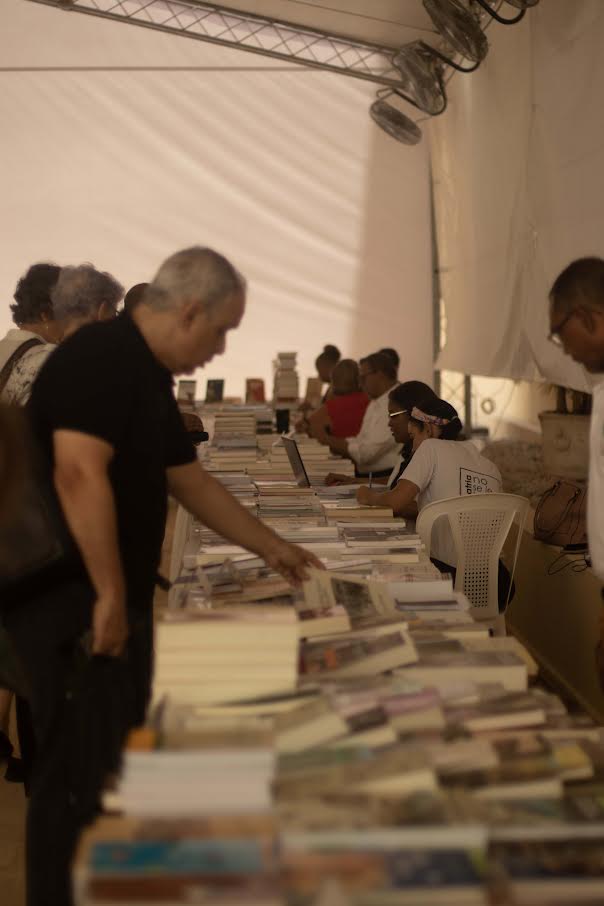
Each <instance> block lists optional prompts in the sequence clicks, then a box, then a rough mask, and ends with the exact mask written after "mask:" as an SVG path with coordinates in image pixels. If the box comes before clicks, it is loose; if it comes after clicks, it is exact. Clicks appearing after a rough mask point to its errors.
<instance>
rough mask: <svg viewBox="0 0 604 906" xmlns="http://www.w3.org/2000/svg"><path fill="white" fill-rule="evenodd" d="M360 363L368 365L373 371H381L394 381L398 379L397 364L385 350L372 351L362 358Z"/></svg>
mask: <svg viewBox="0 0 604 906" xmlns="http://www.w3.org/2000/svg"><path fill="white" fill-rule="evenodd" d="M359 364H360V365H367V366H368V368H370V369H371V370H372V371H379V373H380V374H384V375H385V376H386V377H387V378H390V379H391V380H393V381H395V380H396V376H397V369H396V366H395V364H394V362H393V361H392V358H391V357H390V356H388V355H386V354H385V353H383V352H372V353H371V355H366V356H365V358H363V359H361V360H360V362H359Z"/></svg>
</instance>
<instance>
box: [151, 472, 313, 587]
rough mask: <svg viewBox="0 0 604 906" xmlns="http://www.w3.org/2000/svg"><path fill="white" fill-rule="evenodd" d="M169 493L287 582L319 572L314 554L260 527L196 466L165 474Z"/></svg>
mask: <svg viewBox="0 0 604 906" xmlns="http://www.w3.org/2000/svg"><path fill="white" fill-rule="evenodd" d="M166 475H167V478H168V486H169V488H170V493H171V494H172V495H173V496H174V497H175V498H176V499H177V500H178V502H179V503H180V504H182V506H183V507H184V508H185V509H186V510H188V511H189V512H190V513H192V514H193V516H195V517H196V518H197V519H199V520H200V521H201V522H203V523H204V525H207V526H208V528H210V529H212V531H214V532H217V533H218V534H219V535H222V536H223V537H224V538H228V540H229V541H232V542H233V544H239V545H241V546H242V547H245V548H247V549H248V550H250V551H253V553H255V554H258V556H260V557H262V558H263V559H264V560H266V562H267V564H268V565H269V566H270V567H272V568H273V569H275V570H277V571H278V572H280V573H281V575H283V576H284V577H285V578H286V579H288V581H290V582H293V583H294V584H298V583H299V582H301V581H302V580H304V579H305V578H306V569H305V567H306V566H316V567H319V568H322V564H321V562H320V561H319V560H317V558H316V557H315V556H314V554H311V553H310V552H309V551H307V550H304V548H302V547H298V545H295V544H289V543H288V542H286V541H283V539H282V538H280V537H279V536H278V535H277V534H276V533H275V532H273V531H272V529H269V528H268V527H267V526H265V525H263V524H262V523H261V522H260V521H259V520H258V519H256V518H255V516H252V515H251V513H249V512H248V511H247V510H246V509H245V507H243V506H241V504H240V503H239V502H238V501H237V500H235V498H234V497H233V496H232V495H231V494H229V492H228V491H227V490H226V488H224V487H223V485H221V484H220V482H218V481H216V479H215V478H213V477H212V476H211V475H210V474H208V472H206V471H205V470H204V469H203V468H202V467H201V465H200V464H199V463H198V462H190V463H187V464H186V465H181V466H173V467H171V468H169V469H167V470H166Z"/></svg>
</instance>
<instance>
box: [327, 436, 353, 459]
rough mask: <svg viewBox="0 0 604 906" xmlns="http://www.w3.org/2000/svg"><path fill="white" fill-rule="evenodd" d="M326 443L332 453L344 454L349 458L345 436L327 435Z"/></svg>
mask: <svg viewBox="0 0 604 906" xmlns="http://www.w3.org/2000/svg"><path fill="white" fill-rule="evenodd" d="M327 445H328V447H329V449H330V450H331V452H332V453H338V454H339V455H340V456H346V457H347V458H348V459H351V458H352V457H351V456H350V454H349V452H348V438H346V437H328V438H327Z"/></svg>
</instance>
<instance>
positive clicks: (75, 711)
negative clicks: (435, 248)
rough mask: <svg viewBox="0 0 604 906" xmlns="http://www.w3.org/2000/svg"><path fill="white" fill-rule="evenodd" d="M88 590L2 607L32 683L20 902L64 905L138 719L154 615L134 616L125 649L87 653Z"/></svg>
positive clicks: (54, 592) (70, 589)
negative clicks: (86, 834) (120, 655)
mask: <svg viewBox="0 0 604 906" xmlns="http://www.w3.org/2000/svg"><path fill="white" fill-rule="evenodd" d="M92 602H93V595H92V592H91V590H90V588H88V587H87V586H85V585H83V584H79V583H75V582H74V583H66V584H64V585H62V586H61V587H59V588H54V589H51V590H48V591H47V592H45V593H44V594H42V595H40V596H37V597H36V598H35V599H32V600H29V601H27V602H21V603H20V604H19V605H18V606H15V607H13V608H12V609H11V610H10V611H8V612H7V613H6V615H5V618H4V622H5V625H6V628H7V630H8V632H9V634H10V636H11V639H12V641H13V644H14V646H15V649H16V651H17V654H18V656H19V657H20V659H21V663H22V665H23V668H24V671H25V673H26V676H27V680H28V685H29V706H30V710H31V717H32V723H33V731H34V736H35V743H36V750H35V757H34V761H33V766H32V773H31V782H30V799H29V807H28V813H27V824H26V875H27V906H71V903H72V893H71V877H70V875H71V862H72V858H73V854H74V851H75V847H76V844H77V840H78V837H79V834H80V832H81V830H82V829H83V828H84V827H85V825H86V824H88V823H89V822H90V821H91V820H93V818H94V817H95V815H96V814H97V813H98V808H99V796H100V793H101V790H102V787H103V783H104V781H105V779H106V778H107V776H108V774H110V773H111V772H113V771H115V770H116V769H117V767H118V765H119V758H120V752H121V748H122V746H123V742H124V738H125V735H126V733H127V731H128V730H129V729H130V728H131V727H132V726H135V725H136V724H138V723H140V722H142V720H143V719H144V714H145V709H146V705H147V702H148V697H149V689H150V680H151V664H152V632H153V628H152V615H151V612H149V613H148V614H147V615H144V616H142V617H139V618H136V619H131V638H130V642H129V650H128V657H127V658H124V659H116V658H106V657H89V656H88V655H87V654H86V651H85V648H84V646H83V644H82V638H83V636H84V635H85V634H86V632H87V631H88V630H89V629H90V623H91V608H92Z"/></svg>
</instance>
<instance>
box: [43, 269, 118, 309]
mask: <svg viewBox="0 0 604 906" xmlns="http://www.w3.org/2000/svg"><path fill="white" fill-rule="evenodd" d="M50 295H51V299H52V305H53V310H54V316H55V318H56V319H57V320H58V321H62V320H69V319H71V318H86V317H95V316H96V314H97V312H98V310H99V308H100V307H101V305H102V304H103V302H106V303H107V305H109V306H113V307H115V306H117V304H118V302H119V301H120V300H121V299H122V298H123V295H124V287H123V286H122V285H121V283H118V282H117V280H116V279H115V277H112V276H111V274H107V273H104V272H103V271H97V269H96V268H95V267H93V266H92V264H80V265H79V267H62V268H61V273H60V274H59V279H58V280H57V282H56V284H55V286H54V287H53V289H52V290H51V294H50Z"/></svg>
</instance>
